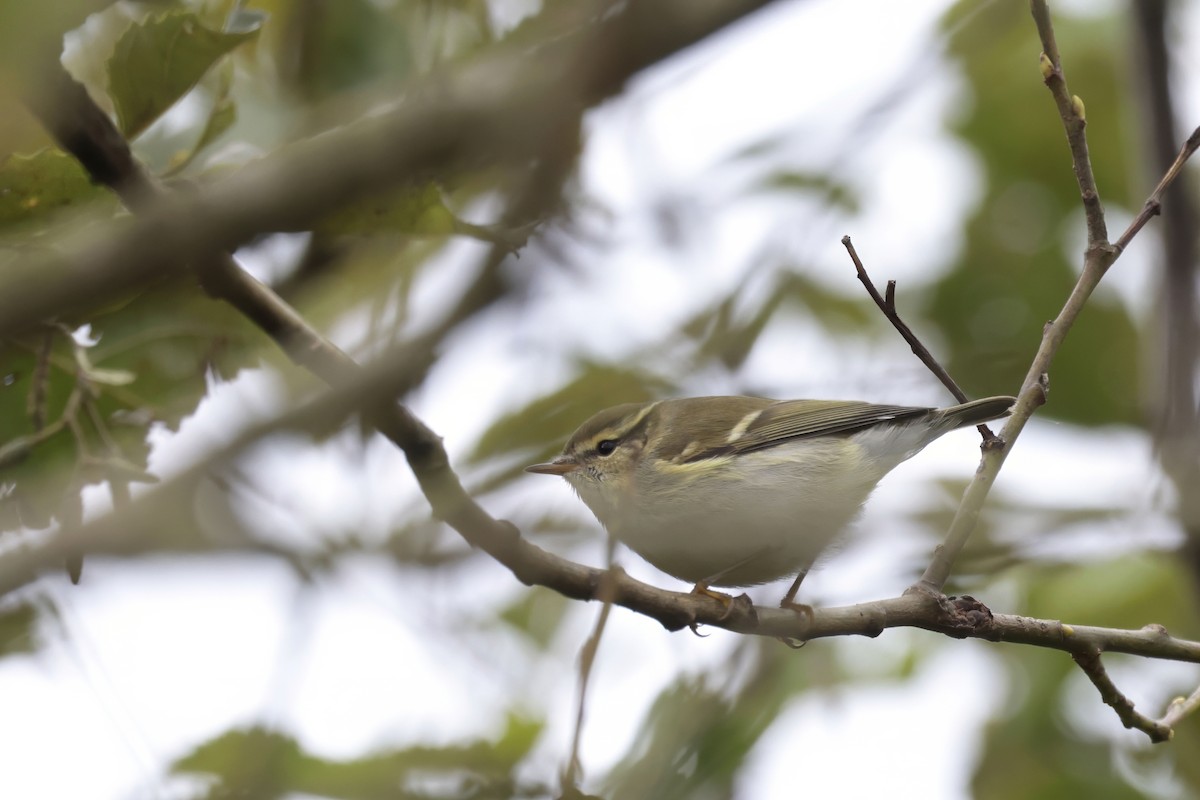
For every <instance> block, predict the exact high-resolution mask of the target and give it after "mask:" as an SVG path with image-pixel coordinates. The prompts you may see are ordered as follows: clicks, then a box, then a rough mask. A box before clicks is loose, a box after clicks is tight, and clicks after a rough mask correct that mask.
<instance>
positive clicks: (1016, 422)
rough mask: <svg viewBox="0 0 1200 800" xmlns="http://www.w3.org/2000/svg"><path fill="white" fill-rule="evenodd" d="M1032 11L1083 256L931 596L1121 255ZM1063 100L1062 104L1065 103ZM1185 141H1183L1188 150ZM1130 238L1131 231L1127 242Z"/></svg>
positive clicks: (937, 558) (1044, 18)
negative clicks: (1077, 205) (1076, 206)
mask: <svg viewBox="0 0 1200 800" xmlns="http://www.w3.org/2000/svg"><path fill="white" fill-rule="evenodd" d="M1032 8H1033V16H1034V20H1035V22H1036V23H1037V27H1038V32H1039V34H1040V35H1041V37H1042V47H1043V49H1044V50H1045V53H1044V54H1043V57H1042V61H1041V66H1042V75H1043V78H1044V79H1045V81H1046V85H1047V86H1048V87H1049V88H1050V91H1051V94H1052V95H1053V97H1054V100H1055V104H1056V105H1057V106H1058V110H1059V115H1060V116H1061V117H1062V122H1063V127H1064V129H1065V130H1066V133H1067V141H1068V143H1069V144H1070V146H1071V156H1072V163H1073V166H1074V171H1075V176H1076V179H1077V181H1078V183H1079V187H1080V192H1081V195H1082V199H1083V205H1084V212H1085V214H1086V216H1087V220H1088V244H1087V250H1086V251H1085V252H1084V263H1083V271H1082V273H1081V274H1080V276H1079V280H1078V281H1076V283H1075V286H1074V288H1073V289H1072V290H1071V294H1070V296H1068V297H1067V300H1066V303H1064V304H1063V307H1062V310H1061V311H1059V313H1058V316H1057V317H1055V318H1054V319H1053V320H1051V321H1050V322H1048V323H1046V325H1045V327H1044V328H1043V331H1042V341H1041V344H1040V345H1039V347H1038V351H1037V353H1036V354H1035V355H1034V357H1033V361H1032V362H1031V363H1030V365H1029V371H1028V372H1027V373H1026V375H1025V381H1024V383H1023V384H1022V386H1021V391H1020V392H1019V393H1018V395H1017V402H1016V405H1014V406H1013V411H1012V415H1011V416H1010V417H1009V418H1008V420H1007V421H1006V422H1005V425H1004V428H1003V429H1002V430H1001V431H1000V437H999V438H1000V440H1001V443H1002V444H1001V445H1000V446H998V447H993V448H989V449H986V450H985V451H984V454H983V459H982V460H981V462H980V465H979V468H978V469H977V470H976V471H975V478H974V479H973V480H972V481H971V484H970V485H969V486H968V487H967V490H966V493H965V494H964V495H963V500H962V503H961V504H960V505H959V507H958V511H957V512H956V513H955V515H954V520H953V522H952V523H951V524H950V530H949V531H948V532H947V534H946V538H945V539H944V540H943V542H942V544H941V545H939V546H938V548H937V550H936V551H935V552H934V556H933V559H932V560H931V561H930V564H929V567H928V568H926V570H925V573H924V575H922V576H921V580H920V582H919V584H918V585H919V586H923V587H925V588H926V589H930V590H934V591H941V589H942V587H944V586H945V585H946V581H947V580H948V579H949V577H950V572H951V570H952V569H953V566H954V562H955V560H956V559H957V558H958V555H959V553H961V552H962V549H963V547H964V546H965V545H966V543H967V540H968V539H969V538H970V536H971V532H972V531H973V530H974V529H975V523H976V521H977V520H978V518H979V511H980V509H981V508H982V507H983V502H984V500H985V499H986V498H987V495H988V493H989V492H990V491H991V487H992V484H993V483H994V482H995V480H996V475H997V474H998V473H999V471H1000V467H1001V466H1002V465H1003V464H1004V460H1005V458H1007V456H1008V451H1009V449H1010V448H1011V447H1012V445H1013V443H1014V442H1016V440H1017V437H1018V436H1020V435H1021V431H1022V430H1024V428H1025V424H1026V423H1027V422H1028V421H1029V418H1030V417H1031V416H1032V415H1033V412H1034V411H1035V410H1036V409H1037V408H1038V407H1039V406H1041V405H1042V404H1044V403H1045V402H1046V396H1047V392H1048V390H1049V389H1048V387H1049V370H1050V365H1051V363H1052V362H1053V361H1054V357H1055V355H1057V353H1058V350H1059V348H1060V347H1061V346H1062V343H1063V340H1064V339H1066V336H1067V333H1068V332H1069V331H1070V330H1071V326H1072V325H1074V323H1075V320H1076V318H1077V317H1078V316H1079V314H1080V312H1081V311H1082V310H1083V307H1084V306H1085V305H1086V304H1087V301H1088V298H1089V297H1091V295H1092V292H1093V291H1094V290H1095V288H1096V286H1098V285H1099V283H1100V280H1101V278H1103V277H1104V274H1105V272H1107V271H1108V268H1109V267H1110V266H1112V264H1113V262H1115V261H1116V260H1117V258H1119V257H1120V255H1121V252H1122V250H1121V249H1120V248H1118V247H1116V246H1114V245H1111V244H1109V243H1108V241H1107V239H1106V238H1105V237H1106V233H1105V231H1106V227H1105V224H1104V210H1103V208H1102V207H1101V206H1100V195H1099V193H1098V192H1097V191H1096V188H1095V178H1094V177H1093V175H1092V167H1091V162H1090V161H1089V160H1088V151H1087V139H1086V136H1085V135H1084V116H1083V104H1082V103H1081V102H1075V101H1074V100H1073V99H1069V96H1068V95H1067V93H1066V81H1065V79H1064V78H1063V72H1062V65H1061V63H1060V61H1059V56H1058V46H1057V44H1056V43H1055V41H1054V30H1053V27H1052V26H1051V24H1050V17H1049V11H1048V10H1047V9H1046V4H1045V2H1044V0H1032ZM1064 98H1066V101H1065V102H1064ZM1193 138H1194V137H1193ZM1191 141H1192V140H1191V139H1189V145H1190V143H1191ZM1194 151H1195V148H1194V147H1185V148H1184V150H1183V152H1182V153H1181V160H1180V162H1179V166H1180V167H1181V166H1182V163H1183V162H1185V161H1186V160H1187V159H1188V158H1190V157H1191V155H1192V153H1193V152H1194ZM1178 174H1179V168H1178V167H1175V166H1173V167H1172V169H1171V170H1168V172H1167V174H1166V175H1164V176H1163V179H1162V181H1160V182H1159V187H1158V188H1157V189H1155V194H1153V195H1151V197H1152V198H1154V197H1156V196H1157V195H1160V194H1161V193H1162V192H1163V191H1165V190H1166V188H1167V187H1168V186H1170V184H1171V182H1172V181H1173V180H1174V179H1175V178H1176V177H1177V176H1178ZM1143 224H1144V223H1143ZM1138 230H1140V228H1138ZM1136 232H1137V231H1136V230H1134V231H1133V232H1132V233H1131V237H1132V235H1133V234H1136Z"/></svg>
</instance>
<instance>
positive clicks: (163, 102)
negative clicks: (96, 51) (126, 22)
mask: <svg viewBox="0 0 1200 800" xmlns="http://www.w3.org/2000/svg"><path fill="white" fill-rule="evenodd" d="M258 30H259V29H258V28H257V27H255V28H252V29H250V30H242V31H239V32H236V33H226V32H222V31H215V30H212V29H211V28H206V27H205V26H204V25H203V24H202V23H201V21H200V18H199V17H198V16H196V15H195V14H171V15H167V16H162V17H153V18H150V19H148V20H146V21H145V22H141V23H135V24H134V25H131V26H130V28H129V30H128V31H126V32H125V35H123V36H122V37H121V38H120V39H119V40H118V41H117V45H116V48H115V49H114V51H113V55H112V58H111V59H109V62H108V91H109V95H110V96H111V97H112V100H113V105H114V107H115V108H116V110H117V122H118V124H119V125H120V128H121V131H122V132H123V133H124V134H125V135H126V136H127V137H129V138H131V139H132V138H134V137H136V136H137V135H138V134H139V133H141V132H142V131H144V130H145V129H146V128H147V127H149V125H150V124H151V123H152V122H154V120H156V119H158V118H159V117H160V116H161V115H162V114H163V113H164V112H165V111H166V110H167V109H169V108H170V107H171V106H173V105H174V104H175V103H176V101H178V100H179V98H181V97H183V96H184V95H185V94H187V93H188V92H189V91H190V90H191V89H192V87H193V86H195V85H196V84H197V83H198V82H199V81H200V79H201V78H202V77H204V74H205V73H206V72H208V70H209V69H210V68H212V66H213V65H214V64H216V63H217V61H218V60H220V58H221V57H222V56H224V55H225V54H226V53H229V52H230V51H231V50H233V49H234V48H235V47H237V46H238V45H240V44H242V43H243V42H247V41H249V40H251V39H253V38H255V37H256V36H257V35H258Z"/></svg>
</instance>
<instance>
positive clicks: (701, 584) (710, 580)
mask: <svg viewBox="0 0 1200 800" xmlns="http://www.w3.org/2000/svg"><path fill="white" fill-rule="evenodd" d="M761 555H762V552H758V553H754V554H753V555H749V556H746V557H745V558H743V559H742V560H740V561H735V562H734V563H732V564H730V565H729V566H728V567H726V568H725V569H723V570H721V571H720V572H718V573H716V574H715V575H710V576H709V577H707V578H705V579H704V580H699V581H696V585H695V586H693V587H692V594H702V595H705V596H707V597H711V598H713V599H714V600H717V601H718V602H720V603H721V605H723V606H725V607H726V608H729V606H730V604H731V603H733V600H734V598H733V596H732V595H728V594H725V593H724V592H714V591H713V590H712V589H709V588H708V587H709V586H712V585H713V584H714V583H720V582H721V579H722V578H724V577H725V576H726V575H728V574H729V573H731V572H733V571H734V570H738V569H741V568H742V567H744V566H746V565H747V564H749V563H750V562H751V561H753V560H755V559H756V558H758V557H759V556H761Z"/></svg>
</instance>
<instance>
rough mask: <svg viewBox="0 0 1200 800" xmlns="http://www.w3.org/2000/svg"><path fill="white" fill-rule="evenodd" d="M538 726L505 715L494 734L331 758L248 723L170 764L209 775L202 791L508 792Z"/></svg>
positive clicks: (271, 794) (379, 797) (356, 799)
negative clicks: (210, 784)
mask: <svg viewBox="0 0 1200 800" xmlns="http://www.w3.org/2000/svg"><path fill="white" fill-rule="evenodd" d="M540 733H541V726H540V725H539V724H537V723H533V722H529V721H525V720H520V719H517V718H516V717H510V718H509V720H508V726H507V728H506V729H505V730H504V732H503V733H502V734H501V736H500V738H499V740H497V741H495V742H475V743H471V744H465V745H457V746H455V745H451V746H446V747H412V748H405V749H400V750H392V751H388V752H383V753H380V754H377V755H373V756H367V757H364V758H359V759H350V760H346V761H333V760H329V759H323V758H319V757H317V756H313V755H310V754H308V753H306V752H304V751H303V750H302V749H301V747H300V745H299V744H298V743H297V742H296V741H295V740H294V739H292V738H291V737H290V736H287V735H286V734H283V733H277V732H274V731H269V730H266V729H263V728H252V729H250V730H242V731H231V732H229V733H225V734H223V735H221V736H220V737H218V738H217V739H214V740H212V741H209V742H206V743H204V744H202V745H200V746H199V747H197V748H196V749H195V750H194V751H193V752H192V753H190V754H189V755H186V756H184V757H183V758H181V759H179V760H178V761H176V762H175V764H174V767H173V770H174V771H175V772H177V773H193V774H195V773H199V774H204V775H211V776H213V777H215V778H217V784H216V785H215V786H213V787H212V789H211V790H210V792H209V793H208V795H207V796H208V797H231V796H232V797H238V796H245V797H255V798H277V797H284V796H287V795H290V794H296V793H301V794H307V795H318V796H321V797H339V798H350V799H351V800H385V798H407V797H446V798H451V797H455V798H457V797H485V796H486V797H501V796H508V797H511V796H513V794H514V791H513V787H514V785H515V784H514V779H513V776H512V773H513V771H514V770H515V768H516V766H517V765H518V764H519V763H520V762H521V760H522V759H523V758H524V757H525V756H526V755H527V754H528V753H529V751H530V749H531V748H532V747H533V745H534V743H535V742H536V740H537V737H538V735H539V734H540ZM434 787H438V788H434Z"/></svg>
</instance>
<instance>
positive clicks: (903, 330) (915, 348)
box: [842, 236, 996, 445]
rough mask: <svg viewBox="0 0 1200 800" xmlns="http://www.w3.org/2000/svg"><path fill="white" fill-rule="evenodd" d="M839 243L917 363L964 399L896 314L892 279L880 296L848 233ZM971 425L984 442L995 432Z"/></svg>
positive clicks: (961, 401)
mask: <svg viewBox="0 0 1200 800" xmlns="http://www.w3.org/2000/svg"><path fill="white" fill-rule="evenodd" d="M842 245H843V246H844V247H845V248H846V252H847V253H849V254H850V260H851V261H853V262H854V270H855V271H856V272H857V273H858V279H859V280H860V281H862V285H863V286H865V287H866V288H867V294H869V295H871V299H872V300H874V301H875V305H877V306H879V310H880V311H882V312H883V315H884V316H885V317H887V320H888V322H890V323H892V327H893V328H895V329H896V330H897V331H899V332H900V335H901V336H903V337H904V341H906V342H908V346H909V347H910V348H911V349H912V352H913V355H915V356H916V357H917V358H919V359H921V363H922V364H924V365H925V366H926V367H928V368H929V371H930V372H932V373H933V374H934V375H936V376H937V379H938V380H939V381H941V382H942V385H943V386H945V387H946V388H947V389H949V390H950V394H952V395H954V399H955V400H957V401H958V402H960V403H965V402H967V393H966V392H964V391H963V390H962V389H961V388H960V387H959V385H958V383H957V382H955V380H954V378H952V377H950V373H949V372H947V371H946V368H945V367H943V366H942V365H941V364H940V363H938V360H937V359H936V358H934V357H933V354H932V353H930V352H929V348H927V347H926V346H925V345H924V344H923V343H922V342H921V340H920V339H919V338H918V337H917V335H916V334H915V333H913V331H912V328H910V327H908V324H907V323H905V322H904V320H902V319H901V318H900V312H898V311H897V310H896V282H895V281H888V282H887V290H886V292H887V294H886V295H884V296H883V297H880V295H879V290H878V289H876V288H875V284H874V282H873V281H872V280H871V276H870V275H868V274H867V268H866V267H864V266H863V263H862V259H860V258H859V257H858V251H857V250H855V249H854V243H853V242H851V241H850V237H849V236H843V237H842ZM975 427H976V428H977V429H978V430H979V434H980V435H981V436H983V441H984V444H985V445H986V444H987V443H989V442H991V441H993V440H994V439H995V438H996V435H995V434H994V433H992V430H991V428H989V427H988V426H987V425H984V424H979V425H976V426H975Z"/></svg>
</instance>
